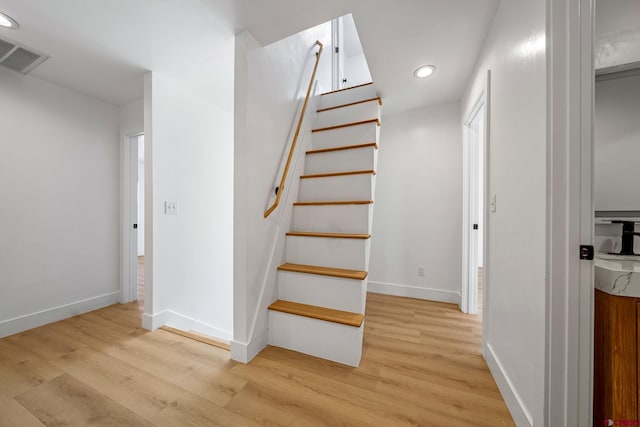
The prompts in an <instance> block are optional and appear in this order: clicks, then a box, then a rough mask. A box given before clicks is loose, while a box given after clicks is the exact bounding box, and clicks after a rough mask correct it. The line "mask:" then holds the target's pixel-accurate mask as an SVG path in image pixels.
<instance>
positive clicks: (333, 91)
mask: <svg viewBox="0 0 640 427" xmlns="http://www.w3.org/2000/svg"><path fill="white" fill-rule="evenodd" d="M372 84H373V82H369V83H363V84H361V85H357V86H351V87H345V88H344V89H338V90H332V91H331V92H325V93H321V94H320V95H321V96H323V95H329V94H332V93H336V92H343V91H345V90H351V89H355V88H357V87H362V86H369V85H372Z"/></svg>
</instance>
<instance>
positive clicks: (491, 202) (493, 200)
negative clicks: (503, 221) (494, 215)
mask: <svg viewBox="0 0 640 427" xmlns="http://www.w3.org/2000/svg"><path fill="white" fill-rule="evenodd" d="M489 208H490V209H491V212H495V211H496V195H495V194H492V195H491V199H490V200H489Z"/></svg>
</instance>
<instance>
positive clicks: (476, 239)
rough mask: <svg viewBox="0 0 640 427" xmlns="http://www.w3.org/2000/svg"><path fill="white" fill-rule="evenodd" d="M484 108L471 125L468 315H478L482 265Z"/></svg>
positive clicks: (481, 108)
mask: <svg viewBox="0 0 640 427" xmlns="http://www.w3.org/2000/svg"><path fill="white" fill-rule="evenodd" d="M483 132H484V107H483V106H481V107H480V108H479V109H478V110H477V111H476V113H475V116H474V117H473V118H472V119H471V122H470V123H469V133H468V135H469V175H468V176H469V205H468V206H469V223H468V224H467V227H468V229H469V253H468V257H469V273H468V274H469V279H468V280H469V293H468V296H469V303H468V304H469V305H468V313H469V314H477V313H478V267H480V265H481V264H482V234H481V230H480V228H481V227H480V226H481V225H482V213H481V206H482V202H481V200H482V181H483V179H482V166H481V163H482V147H483Z"/></svg>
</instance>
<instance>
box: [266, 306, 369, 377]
mask: <svg viewBox="0 0 640 427" xmlns="http://www.w3.org/2000/svg"><path fill="white" fill-rule="evenodd" d="M363 330H364V323H363V325H362V326H361V327H359V328H355V327H353V326H346V325H341V324H339V323H332V322H325V321H323V320H317V319H311V318H308V317H303V316H296V315H293V314H288V313H281V312H277V311H271V312H270V313H269V344H271V345H275V346H277V347H283V348H288V349H290V350H294V351H299V352H300V353H305V354H310V355H312V356H316V357H321V358H323V359H327V360H332V361H334V362H338V363H343V364H345V365H349V366H355V367H357V366H358V365H359V364H360V358H361V357H362V336H363Z"/></svg>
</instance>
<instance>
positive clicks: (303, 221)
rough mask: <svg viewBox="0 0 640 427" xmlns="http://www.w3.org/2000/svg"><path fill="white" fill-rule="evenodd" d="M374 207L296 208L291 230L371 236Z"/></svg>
mask: <svg viewBox="0 0 640 427" xmlns="http://www.w3.org/2000/svg"><path fill="white" fill-rule="evenodd" d="M372 206H373V205H335V206H295V207H294V208H293V220H292V222H291V230H293V231H317V232H325V233H354V234H371V224H372V223H371V221H370V217H371V216H372V215H373V207H372Z"/></svg>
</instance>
